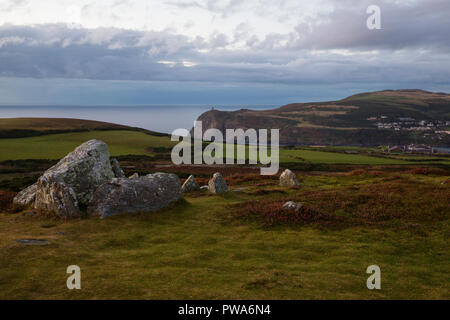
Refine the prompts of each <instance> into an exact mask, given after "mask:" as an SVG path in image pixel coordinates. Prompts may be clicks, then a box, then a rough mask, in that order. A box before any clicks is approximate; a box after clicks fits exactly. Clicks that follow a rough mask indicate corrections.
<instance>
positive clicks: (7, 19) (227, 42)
mask: <svg viewBox="0 0 450 320" xmlns="http://www.w3.org/2000/svg"><path fill="white" fill-rule="evenodd" d="M373 4H375V5H378V6H379V7H380V8H381V27H382V28H381V29H380V30H369V29H368V28H367V26H366V20H367V18H368V17H369V14H367V13H366V10H367V7H368V6H369V5H373ZM449 17H450V1H448V0H339V1H332V0H309V1H299V0H279V1H274V0H245V1H242V0H216V1H214V0H167V1H164V0H158V1H157V0H98V1H93V0H76V1H75V0H39V1H38V0H0V103H3V104H15V103H17V104H72V105H73V104H163V103H167V104H177V103H178V104H183V103H205V104H207V103H214V104H284V103H289V102H295V101H308V100H328V99H336V98H343V97H345V96H347V95H350V94H353V93H357V92H362V91H371V90H380V89H398V88H420V89H427V90H432V91H445V92H450V22H449V21H450V19H449Z"/></svg>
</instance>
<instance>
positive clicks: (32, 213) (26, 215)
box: [23, 211, 36, 217]
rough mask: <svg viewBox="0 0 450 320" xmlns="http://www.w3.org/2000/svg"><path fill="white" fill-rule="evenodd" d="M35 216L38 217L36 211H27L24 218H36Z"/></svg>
mask: <svg viewBox="0 0 450 320" xmlns="http://www.w3.org/2000/svg"><path fill="white" fill-rule="evenodd" d="M34 215H36V211H26V212H24V213H23V216H24V217H28V216H34Z"/></svg>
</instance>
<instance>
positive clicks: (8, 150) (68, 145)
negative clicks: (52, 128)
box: [0, 130, 173, 161]
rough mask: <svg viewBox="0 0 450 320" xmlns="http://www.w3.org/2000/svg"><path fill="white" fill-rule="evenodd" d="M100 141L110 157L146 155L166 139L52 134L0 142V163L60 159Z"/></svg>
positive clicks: (137, 134) (122, 134) (141, 135)
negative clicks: (105, 144)
mask: <svg viewBox="0 0 450 320" xmlns="http://www.w3.org/2000/svg"><path fill="white" fill-rule="evenodd" d="M90 139H99V140H102V141H104V142H106V143H107V144H108V147H109V151H110V153H111V155H112V156H118V155H127V154H144V155H145V154H146V155H150V154H151V152H150V151H148V150H147V148H149V147H167V146H170V145H172V144H173V143H172V142H171V141H170V139H169V138H168V137H157V136H151V135H148V134H145V133H143V132H137V131H125V130H112V131H88V132H71V133H62V134H51V135H45V136H39V137H29V138H15V139H0V150H2V152H1V154H0V161H5V160H18V159H60V158H62V157H64V156H65V155H66V154H67V153H69V152H70V151H72V150H73V149H74V148H76V147H77V146H79V145H80V144H81V143H83V142H85V141H88V140H90Z"/></svg>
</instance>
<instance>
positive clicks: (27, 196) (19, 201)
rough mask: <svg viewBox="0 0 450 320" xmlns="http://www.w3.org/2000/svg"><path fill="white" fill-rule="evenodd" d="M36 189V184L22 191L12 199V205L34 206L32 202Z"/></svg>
mask: <svg viewBox="0 0 450 320" xmlns="http://www.w3.org/2000/svg"><path fill="white" fill-rule="evenodd" d="M36 189H37V183H35V184H32V185H31V186H29V187H27V188H25V189H23V190H22V191H20V192H19V193H18V194H17V195H16V196H15V197H14V199H13V204H15V205H19V206H24V207H32V206H33V205H34V200H35V199H36Z"/></svg>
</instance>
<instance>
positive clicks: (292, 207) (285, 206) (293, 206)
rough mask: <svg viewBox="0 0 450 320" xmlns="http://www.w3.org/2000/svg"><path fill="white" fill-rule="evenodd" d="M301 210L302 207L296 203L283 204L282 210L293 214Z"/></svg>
mask: <svg viewBox="0 0 450 320" xmlns="http://www.w3.org/2000/svg"><path fill="white" fill-rule="evenodd" d="M301 208H303V205H302V204H301V203H297V202H294V201H288V202H286V203H285V204H283V209H286V210H293V211H295V212H298V211H300V209H301Z"/></svg>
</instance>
